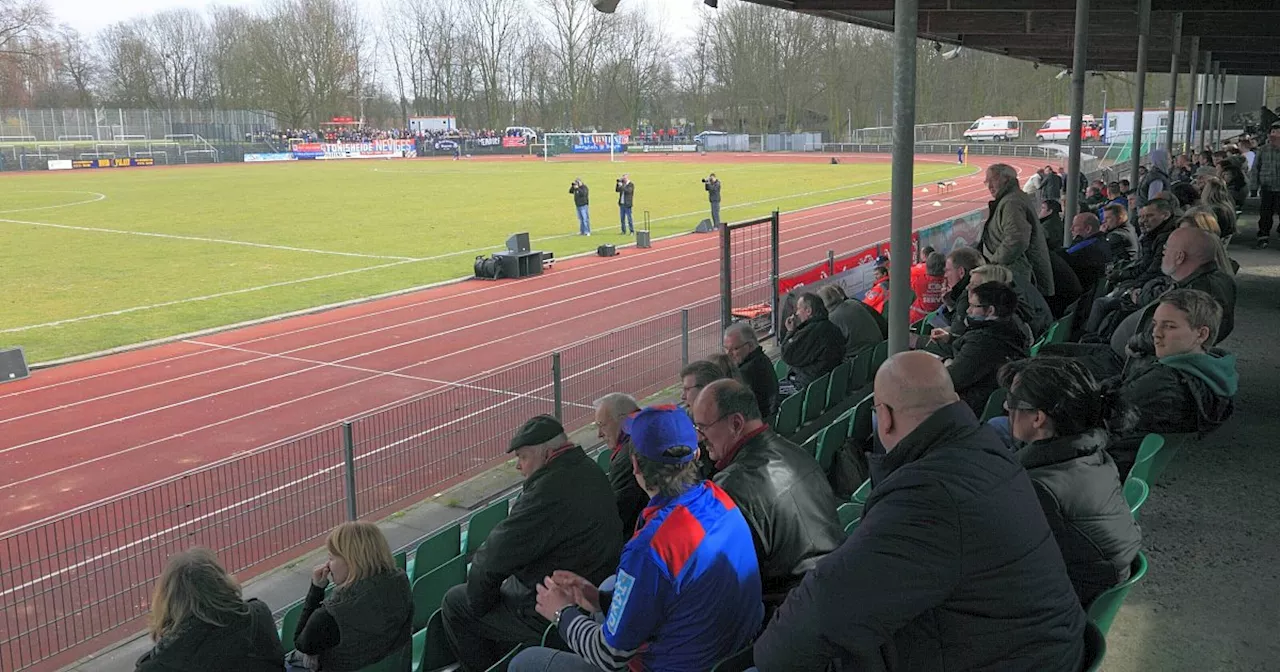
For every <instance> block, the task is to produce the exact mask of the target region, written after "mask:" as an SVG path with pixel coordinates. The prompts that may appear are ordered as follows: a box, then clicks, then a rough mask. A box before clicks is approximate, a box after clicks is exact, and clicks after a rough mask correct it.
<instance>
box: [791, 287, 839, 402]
mask: <svg viewBox="0 0 1280 672" xmlns="http://www.w3.org/2000/svg"><path fill="white" fill-rule="evenodd" d="M786 327H787V334H786V336H784V337H783V338H782V361H784V362H786V363H787V365H789V366H790V367H791V372H792V376H791V379H792V381H793V382H794V384H795V388H796V389H797V390H803V389H804V388H805V387H806V386H807V385H808V384H809V383H812V382H813V381H815V380H817V379H819V378H821V377H822V376H823V375H825V374H827V373H830V372H831V371H832V370H833V369H835V368H836V367H837V366H840V362H842V361H844V343H845V339H844V334H842V333H840V328H839V327H837V326H836V325H834V324H832V323H831V320H829V319H828V318H827V307H826V305H824V304H823V303H822V299H820V298H818V295H817V294H813V293H811V292H806V293H804V294H801V295H800V298H799V300H797V301H796V312H795V313H793V314H792V315H790V316H788V317H787V321H786Z"/></svg>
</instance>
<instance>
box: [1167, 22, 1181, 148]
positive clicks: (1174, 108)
mask: <svg viewBox="0 0 1280 672" xmlns="http://www.w3.org/2000/svg"><path fill="white" fill-rule="evenodd" d="M1181 51H1182V12H1177V13H1175V14H1174V15H1173V56H1172V57H1170V59H1169V122H1168V123H1169V133H1168V137H1167V139H1166V140H1165V143H1164V146H1165V149H1166V150H1167V151H1168V152H1169V156H1170V157H1172V156H1173V136H1174V131H1175V129H1177V124H1176V123H1175V122H1174V120H1175V119H1176V118H1177V116H1176V115H1177V113H1178V56H1179V52H1181Z"/></svg>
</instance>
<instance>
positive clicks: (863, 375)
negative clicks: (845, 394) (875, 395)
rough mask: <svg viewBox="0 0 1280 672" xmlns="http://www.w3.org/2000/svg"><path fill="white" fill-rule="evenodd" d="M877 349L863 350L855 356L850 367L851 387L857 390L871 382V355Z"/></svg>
mask: <svg viewBox="0 0 1280 672" xmlns="http://www.w3.org/2000/svg"><path fill="white" fill-rule="evenodd" d="M874 350H875V348H874V347H872V348H863V349H862V350H861V351H859V352H858V354H856V355H854V356H853V361H852V362H851V366H850V367H849V387H850V388H851V389H854V390H857V389H860V388H861V387H862V386H864V385H866V384H867V383H869V382H871V373H870V371H871V355H873V354H874V352H873V351H874Z"/></svg>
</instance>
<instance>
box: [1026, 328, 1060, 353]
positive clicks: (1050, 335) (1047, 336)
mask: <svg viewBox="0 0 1280 672" xmlns="http://www.w3.org/2000/svg"><path fill="white" fill-rule="evenodd" d="M1057 334H1058V323H1057V322H1054V323H1053V324H1051V325H1049V328H1048V329H1047V330H1045V332H1044V335H1043V336H1041V337H1040V340H1038V341H1036V342H1035V344H1033V345H1032V346H1031V350H1029V351H1028V353H1029V354H1030V355H1031V356H1032V357H1035V356H1036V355H1038V354H1040V348H1043V347H1044V346H1045V345H1046V344H1048V343H1053V342H1054V340H1053V339H1054V338H1057Z"/></svg>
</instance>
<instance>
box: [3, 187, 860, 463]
mask: <svg viewBox="0 0 1280 672" xmlns="http://www.w3.org/2000/svg"><path fill="white" fill-rule="evenodd" d="M877 209H881V208H877ZM818 214H825V213H818ZM842 217H843V214H840V215H836V216H831V217H825V218H823V219H819V220H815V221H813V222H811V223H810V224H807V225H805V226H804V227H797V229H793V231H795V230H798V228H804V229H809V228H813V227H815V226H821V225H823V224H826V223H828V222H830V221H834V220H838V219H841V218H842ZM880 217H881V215H869V216H865V217H862V218H861V219H858V220H854V221H852V222H848V223H847V225H848V226H856V225H858V224H863V223H867V222H870V221H875V220H877V219H880ZM828 233H829V230H828V229H825V228H824V229H822V230H820V231H818V232H814V233H809V234H806V235H803V236H799V237H794V238H792V239H791V241H801V240H805V239H807V238H811V237H814V236H821V237H824V238H825V236H826V235H827V234H828ZM865 233H867V232H865V231H858V232H855V233H852V234H851V235H849V236H844V237H841V238H839V239H836V240H835V241H832V240H823V241H822V242H821V243H820V244H819V245H816V246H811V247H808V248H804V249H801V250H793V251H791V252H788V253H786V254H784V255H782V256H781V257H780V259H785V258H787V257H792V256H796V255H799V254H803V253H805V252H808V251H811V250H813V249H815V248H817V247H827V246H829V245H831V244H834V243H836V242H838V241H840V240H845V239H847V238H852V237H855V236H861V235H865ZM704 253H705V250H704V249H697V250H693V251H690V252H686V253H684V254H681V255H677V256H675V257H666V258H662V259H659V260H656V261H653V262H648V263H646V264H642V265H639V266H636V267H632V268H629V269H619V270H618V271H614V272H613V273H610V274H607V275H613V274H618V273H630V272H631V271H634V270H636V269H638V268H644V267H647V266H664V267H665V266H669V265H671V264H673V263H675V262H678V261H680V260H681V259H684V258H687V257H698V256H704ZM714 263H718V261H717V260H715V259H709V260H706V261H703V262H700V263H698V264H695V265H693V266H683V267H681V268H679V269H676V270H672V271H667V272H664V273H661V274H658V275H654V276H649V277H647V278H645V279H644V280H637V281H633V283H627V284H634V283H635V282H643V281H648V280H652V279H655V278H660V277H665V276H669V275H672V274H675V273H680V272H684V271H686V270H690V269H692V268H698V267H701V266H705V265H708V264H714ZM602 277H605V276H594V277H589V278H584V279H583V280H579V281H575V282H573V283H568V284H561V285H556V286H553V287H549V288H547V289H544V290H538V291H539V292H541V291H554V290H558V289H561V288H563V287H566V286H572V285H574V284H580V283H583V282H592V283H594V284H598V280H600V279H601V278H602ZM709 277H714V276H709ZM614 289H615V288H614V287H611V286H610V287H606V288H604V289H598V290H596V291H593V292H589V293H587V294H582V295H576V296H574V297H572V298H569V299H562V300H559V301H554V302H551V303H544V304H540V305H539V306H535V307H531V308H529V309H526V310H523V311H520V312H518V313H515V314H514V315H521V314H525V313H528V312H533V311H538V310H541V309H542V308H546V307H551V306H555V305H559V304H562V303H566V302H569V301H572V300H576V299H578V298H584V297H589V296H594V295H597V294H601V293H604V292H609V291H613V290H614ZM510 300H511V299H510V298H500V299H496V300H493V301H489V302H485V303H479V304H472V305H469V306H467V307H465V308H458V309H454V310H450V311H445V312H443V313H436V314H433V315H429V316H426V317H422V318H417V319H414V320H410V321H407V322H397V323H395V324H391V325H387V326H384V327H378V328H375V329H371V330H365V331H361V332H357V333H354V334H349V335H347V336H342V337H339V338H336V339H330V340H328V341H320V342H317V343H310V344H307V345H304V346H300V347H297V348H293V349H290V350H285V351H284V352H283V353H280V354H284V355H288V354H292V353H295V352H301V351H304V350H310V349H314V348H320V347H324V346H328V345H332V344H334V343H340V342H342V341H346V340H350V339H353V338H362V337H365V336H369V335H371V334H376V333H379V332H383V331H388V330H393V329H399V328H401V327H405V326H411V325H413V324H417V323H420V322H427V321H433V320H437V319H440V318H444V317H448V316H451V315H455V314H461V313H469V312H473V311H474V310H476V309H477V308H483V307H487V306H491V305H497V304H506V303H508V302H509V301H510ZM497 319H500V318H493V319H490V320H487V321H486V322H493V321H495V320H497ZM486 322H481V323H478V324H471V325H468V327H463V328H455V329H451V330H449V331H445V332H441V333H438V334H432V335H428V336H426V337H423V338H420V339H414V340H412V341H404V342H401V343H398V344H395V345H393V346H390V347H387V348H381V349H379V350H373V351H369V352H364V353H361V354H359V355H355V356H353V357H363V356H366V355H371V354H376V353H378V352H381V351H383V350H388V349H391V348H395V347H399V346H400V345H409V344H411V343H416V342H420V341H424V340H428V339H430V338H435V337H439V336H444V335H449V334H452V333H456V332H458V331H462V330H464V329H466V328H469V327H475V326H479V325H482V324H485V323H486ZM255 340H265V339H255ZM250 342H252V341H250ZM248 343H249V342H246V343H240V344H237V345H239V346H244V345H247V344H248ZM353 357H348V358H345V359H342V360H338V361H339V362H341V361H347V360H349V359H352V358H353ZM262 359H266V357H259V358H257V359H252V360H248V361H245V362H237V363H234V364H229V365H225V366H221V367H215V368H213V369H205V370H202V371H198V372H195V373H191V374H186V375H184V376H179V377H176V378H169V379H166V380H163V381H157V382H154V383H149V384H146V385H142V386H136V387H132V388H129V389H126V390H120V391H117V392H113V393H110V394H107V395H101V396H98V397H92V398H87V399H82V400H78V401H75V402H72V403H70V404H63V405H60V406H57V407H51V408H47V409H41V410H39V411H33V412H31V413H27V414H24V415H22V416H17V417H13V418H7V419H3V420H0V425H3V424H5V423H7V422H12V421H16V420H21V419H26V418H30V417H32V416H36V415H41V414H44V413H48V412H53V411H57V410H63V409H65V408H68V407H71V406H77V405H81V404H86V403H90V402H93V401H97V400H100V399H104V398H108V397H115V396H119V395H123V394H129V393H131V392H136V391H141V390H144V389H149V388H154V387H158V386H160V385H164V384H168V383H171V382H177V381H180V380H184V379H189V378H199V377H203V376H205V375H210V374H212V373H215V372H217V371H221V370H225V369H231V368H237V367H243V366H245V365H247V364H252V363H254V362H256V361H260V360H262ZM267 380H271V379H267ZM6 450H7V449H6ZM3 452H4V451H3V450H0V454H2V453H3Z"/></svg>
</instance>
